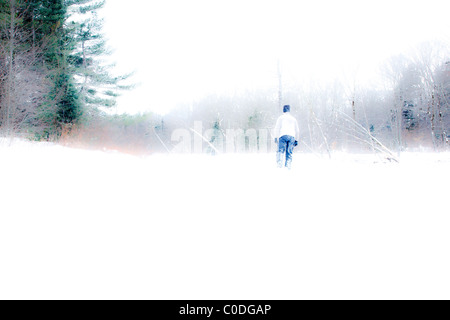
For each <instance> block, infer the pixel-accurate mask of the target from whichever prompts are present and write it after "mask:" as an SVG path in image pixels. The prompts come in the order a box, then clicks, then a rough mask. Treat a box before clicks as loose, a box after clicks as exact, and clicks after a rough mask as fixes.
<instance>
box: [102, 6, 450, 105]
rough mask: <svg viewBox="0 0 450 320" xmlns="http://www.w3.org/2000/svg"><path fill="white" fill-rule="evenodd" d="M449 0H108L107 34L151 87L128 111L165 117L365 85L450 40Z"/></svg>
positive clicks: (140, 91)
mask: <svg viewBox="0 0 450 320" xmlns="http://www.w3.org/2000/svg"><path fill="white" fill-rule="evenodd" d="M449 9H450V2H449V1H448V0H421V1H414V0H408V1H403V0H377V1H362V0H359V1H350V0H339V1H337V0H322V1H320V0H314V1H299V0H291V1H290V0H220V1H218V0H217V1H216V0H159V1H153V0H127V1H123V0H107V3H106V7H105V9H104V10H103V14H104V17H105V28H104V31H105V34H106V37H107V38H108V39H109V45H110V46H111V47H112V48H113V49H114V50H115V53H114V55H113V56H112V58H113V60H114V61H115V62H116V63H117V65H118V68H119V69H120V70H122V71H125V72H128V71H136V75H135V77H134V81H135V82H140V83H141V85H140V86H139V87H138V88H137V89H135V90H133V91H130V92H126V93H125V94H124V95H123V97H121V98H120V99H119V101H118V102H119V106H118V110H119V111H122V112H123V111H125V112H129V113H133V112H137V111H145V110H151V111H155V112H160V113H164V112H167V111H168V110H170V109H171V108H173V107H174V106H175V105H176V104H177V103H183V102H187V103H189V102H190V101H192V100H193V99H198V98H200V97H202V96H204V95H206V94H209V93H222V92H229V91H233V90H245V89H252V88H258V87H261V86H263V87H268V86H269V87H270V86H272V87H273V88H274V90H276V89H277V82H278V80H277V61H278V60H279V61H280V62H281V66H282V71H283V77H284V81H286V82H292V81H303V80H305V79H314V80H318V81H330V80H332V79H334V78H336V77H340V78H341V77H343V76H344V75H347V76H348V75H350V76H351V77H357V78H359V79H361V81H362V82H365V81H366V80H367V79H370V78H371V77H375V76H376V75H375V72H376V71H377V69H378V66H379V65H380V64H381V63H382V62H383V61H385V59H387V58H388V57H390V56H391V55H394V54H399V53H407V52H408V50H410V49H411V48H412V47H414V46H416V45H417V44H418V43H420V42H423V41H425V40H436V39H437V40H445V41H448V40H449V38H448V35H449V33H450V22H449V21H450V19H449V18H448V13H449Z"/></svg>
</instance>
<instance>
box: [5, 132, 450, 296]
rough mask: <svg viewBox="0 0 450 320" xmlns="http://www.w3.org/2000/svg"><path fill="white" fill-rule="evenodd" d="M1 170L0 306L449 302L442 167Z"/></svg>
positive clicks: (91, 159) (176, 162) (31, 159)
mask: <svg viewBox="0 0 450 320" xmlns="http://www.w3.org/2000/svg"><path fill="white" fill-rule="evenodd" d="M0 157H1V158H0V159H1V162H0V163H1V166H2V173H1V175H0V181H1V183H0V299H6V298H8V299H9V298H11V299H16V298H23V299H28V298H31V299H38V298H39V299H435V298H437V299H450V289H449V288H450V272H449V270H450V210H449V206H448V195H449V192H448V181H449V180H450V170H449V169H450V154H449V153H437V154H432V153H416V154H414V153H404V154H402V156H401V158H400V164H396V163H386V162H383V161H381V160H382V159H380V158H377V157H375V156H373V155H350V154H334V155H333V157H332V160H329V159H327V158H319V157H317V156H315V155H307V154H295V155H294V162H293V169H292V170H291V171H287V170H284V169H283V170H279V169H277V168H275V165H274V157H275V156H274V155H273V154H262V155H258V154H247V155H221V156H217V157H211V156H202V155H153V156H148V157H133V156H129V155H123V154H118V153H107V152H101V151H86V150H77V149H70V148H65V147H62V146H57V145H52V144H46V143H30V142H23V141H15V142H13V143H10V142H8V141H5V140H0Z"/></svg>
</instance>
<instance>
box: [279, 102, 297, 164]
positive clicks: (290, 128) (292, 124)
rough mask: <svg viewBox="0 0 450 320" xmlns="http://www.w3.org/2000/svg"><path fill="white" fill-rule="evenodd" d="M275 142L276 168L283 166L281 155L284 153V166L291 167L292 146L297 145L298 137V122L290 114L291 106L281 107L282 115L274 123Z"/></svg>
mask: <svg viewBox="0 0 450 320" xmlns="http://www.w3.org/2000/svg"><path fill="white" fill-rule="evenodd" d="M274 133H275V143H278V151H277V165H278V168H281V167H282V166H283V164H282V155H283V154H286V160H285V164H284V166H285V167H286V168H288V169H291V165H292V152H293V151H294V147H295V146H297V145H298V142H297V139H298V138H299V135H300V134H299V129H298V122H297V119H295V118H294V117H293V116H292V115H291V107H290V106H289V105H285V106H284V107H283V115H281V116H280V117H279V118H278V120H277V123H276V125H275V132H274Z"/></svg>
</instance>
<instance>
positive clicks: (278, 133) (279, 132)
mask: <svg viewBox="0 0 450 320" xmlns="http://www.w3.org/2000/svg"><path fill="white" fill-rule="evenodd" d="M299 132H300V131H299V129H298V122H297V119H295V118H294V117H293V116H291V114H290V113H289V112H285V113H283V115H281V116H280V117H279V118H278V120H277V124H276V125H275V132H274V134H275V138H280V137H282V136H292V137H294V138H295V140H298V139H299V137H300V133H299Z"/></svg>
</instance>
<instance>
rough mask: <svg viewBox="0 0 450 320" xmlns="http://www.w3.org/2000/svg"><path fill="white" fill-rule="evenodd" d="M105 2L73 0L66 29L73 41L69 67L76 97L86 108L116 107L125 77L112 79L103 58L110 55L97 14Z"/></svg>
mask: <svg viewBox="0 0 450 320" xmlns="http://www.w3.org/2000/svg"><path fill="white" fill-rule="evenodd" d="M104 5H105V1H100V2H98V1H95V2H94V1H92V0H72V1H71V18H72V21H71V22H70V24H69V26H68V29H69V32H70V33H71V35H72V39H73V51H72V52H71V54H70V56H69V63H70V66H71V68H72V70H73V72H74V75H75V78H76V88H77V93H78V94H79V96H80V99H81V101H82V103H83V105H84V106H86V107H88V108H94V109H95V108H98V107H111V106H114V105H115V103H116V102H115V98H116V97H117V96H118V90H120V89H125V88H126V86H121V85H120V82H121V81H123V80H125V79H126V78H127V77H128V76H117V77H115V76H112V75H111V74H110V73H109V71H108V70H109V69H110V68H111V67H112V65H106V64H105V63H104V61H103V59H102V58H104V57H105V56H107V55H108V54H109V53H110V52H109V51H108V49H107V46H106V40H105V39H104V36H103V34H102V33H101V32H102V27H103V22H102V20H101V19H99V18H98V13H97V11H98V10H99V9H101V8H103V6H104Z"/></svg>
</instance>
